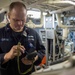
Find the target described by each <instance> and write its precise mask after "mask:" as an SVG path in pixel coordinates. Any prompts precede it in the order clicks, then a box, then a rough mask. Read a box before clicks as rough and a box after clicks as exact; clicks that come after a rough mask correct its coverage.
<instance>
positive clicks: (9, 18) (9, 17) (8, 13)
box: [7, 13, 10, 22]
mask: <svg viewBox="0 0 75 75" xmlns="http://www.w3.org/2000/svg"><path fill="white" fill-rule="evenodd" d="M7 16H8V22H10V13H8V15H7Z"/></svg>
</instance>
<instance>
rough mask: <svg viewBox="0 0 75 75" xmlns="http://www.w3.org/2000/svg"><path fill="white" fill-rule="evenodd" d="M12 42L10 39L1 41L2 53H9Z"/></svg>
mask: <svg viewBox="0 0 75 75" xmlns="http://www.w3.org/2000/svg"><path fill="white" fill-rule="evenodd" d="M12 44H13V42H12V40H11V39H10V38H1V39H0V48H1V50H2V52H4V53H6V52H8V51H9V50H10V49H11V47H12Z"/></svg>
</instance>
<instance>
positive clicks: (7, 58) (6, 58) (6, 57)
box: [4, 53, 11, 61]
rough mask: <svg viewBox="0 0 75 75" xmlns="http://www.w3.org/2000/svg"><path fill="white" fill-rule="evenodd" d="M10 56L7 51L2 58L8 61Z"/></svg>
mask: <svg viewBox="0 0 75 75" xmlns="http://www.w3.org/2000/svg"><path fill="white" fill-rule="evenodd" d="M10 59H11V58H10V56H9V53H6V54H5V56H4V60H5V61H8V60H10Z"/></svg>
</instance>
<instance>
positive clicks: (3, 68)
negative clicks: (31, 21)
mask: <svg viewBox="0 0 75 75" xmlns="http://www.w3.org/2000/svg"><path fill="white" fill-rule="evenodd" d="M26 17H27V10H26V6H25V5H24V4H23V3H21V2H13V3H11V4H10V6H9V13H8V18H9V21H10V23H8V24H7V25H6V26H5V27H3V28H1V29H0V72H1V75H30V74H31V73H32V72H33V71H35V69H34V65H39V64H40V63H41V60H42V58H43V56H44V55H45V47H44V46H43V45H42V42H41V40H40V37H39V35H38V34H37V32H36V31H34V30H33V29H31V28H28V27H26V26H25V22H26ZM30 53H32V55H31V56H30V57H28V56H27V55H29V54H30ZM33 53H34V55H35V54H36V55H35V56H34V57H33V58H34V59H31V58H32V56H33Z"/></svg>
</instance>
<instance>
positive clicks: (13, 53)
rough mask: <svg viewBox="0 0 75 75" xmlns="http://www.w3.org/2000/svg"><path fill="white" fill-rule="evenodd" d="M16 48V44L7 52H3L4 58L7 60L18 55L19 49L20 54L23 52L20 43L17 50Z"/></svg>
mask: <svg viewBox="0 0 75 75" xmlns="http://www.w3.org/2000/svg"><path fill="white" fill-rule="evenodd" d="M17 48H18V45H14V46H13V47H12V48H11V50H10V51H9V52H8V53H6V54H5V56H4V60H5V61H8V60H10V59H13V58H14V57H15V56H17V55H18V51H19V50H20V55H21V52H22V53H24V50H25V48H24V46H22V45H20V47H19V50H18V49H17Z"/></svg>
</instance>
